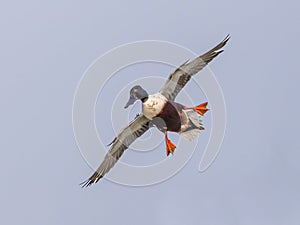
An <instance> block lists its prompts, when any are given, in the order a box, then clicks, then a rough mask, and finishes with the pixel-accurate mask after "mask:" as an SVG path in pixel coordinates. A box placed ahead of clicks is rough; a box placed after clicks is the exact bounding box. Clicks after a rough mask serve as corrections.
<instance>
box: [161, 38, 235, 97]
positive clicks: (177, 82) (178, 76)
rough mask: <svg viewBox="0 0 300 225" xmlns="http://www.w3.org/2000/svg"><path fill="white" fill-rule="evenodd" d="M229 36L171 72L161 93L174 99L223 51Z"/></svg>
mask: <svg viewBox="0 0 300 225" xmlns="http://www.w3.org/2000/svg"><path fill="white" fill-rule="evenodd" d="M229 38H230V36H229V35H227V36H226V37H225V39H224V40H223V41H221V42H220V43H219V44H218V45H217V46H215V47H214V48H212V49H211V50H209V51H208V52H206V53H204V54H203V55H201V56H199V57H197V58H195V59H194V60H192V61H187V62H185V63H184V64H182V65H181V66H180V67H178V68H177V69H176V70H175V71H174V72H173V73H171V74H170V76H169V78H168V80H167V81H166V83H165V84H164V86H163V87H162V89H161V90H160V93H161V94H162V95H164V96H165V97H166V98H167V99H169V100H170V101H174V100H175V98H176V96H177V94H178V93H179V91H180V90H181V89H182V88H183V87H184V86H185V85H186V83H187V82H188V81H189V80H190V79H191V77H192V76H193V75H194V74H196V73H198V72H199V71H200V70H202V69H203V68H204V67H205V66H206V65H207V64H208V63H209V62H210V61H211V60H213V59H214V58H215V57H217V56H218V55H219V54H220V53H221V52H223V50H222V47H224V45H226V43H227V41H228V40H229Z"/></svg>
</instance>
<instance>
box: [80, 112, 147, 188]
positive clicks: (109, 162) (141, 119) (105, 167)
mask: <svg viewBox="0 0 300 225" xmlns="http://www.w3.org/2000/svg"><path fill="white" fill-rule="evenodd" d="M148 129H149V120H148V119H147V118H146V117H145V116H144V115H143V114H141V115H139V116H137V117H136V118H135V119H134V120H133V121H132V122H131V123H130V124H129V125H128V126H127V127H125V128H124V129H123V130H122V131H121V132H120V133H119V134H118V136H117V137H115V139H114V140H113V141H112V143H111V147H110V149H109V151H108V152H107V153H106V155H105V157H104V160H103V161H102V163H101V164H100V166H99V167H98V169H97V170H96V171H95V173H94V174H93V175H92V176H91V177H90V178H89V179H88V180H86V181H84V182H82V183H81V185H82V187H88V186H90V185H91V184H93V183H97V182H98V181H99V180H100V179H101V178H102V177H103V176H104V175H105V174H106V173H107V172H108V171H109V170H110V169H111V168H112V167H113V166H114V165H115V163H116V162H117V161H118V159H119V158H120V157H121V155H122V154H123V152H124V151H125V150H126V149H127V148H128V147H129V145H130V144H131V143H132V142H134V141H135V140H136V139H137V138H138V137H140V136H142V135H143V134H144V133H145V132H146V131H147V130H148Z"/></svg>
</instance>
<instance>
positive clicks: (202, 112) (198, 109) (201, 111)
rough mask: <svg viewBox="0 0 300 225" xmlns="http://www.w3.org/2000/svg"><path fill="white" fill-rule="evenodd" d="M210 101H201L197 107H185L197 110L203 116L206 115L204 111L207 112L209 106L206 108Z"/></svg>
mask: <svg viewBox="0 0 300 225" xmlns="http://www.w3.org/2000/svg"><path fill="white" fill-rule="evenodd" d="M207 104H208V102H204V103H201V104H200V105H197V106H195V107H185V108H184V109H192V110H194V111H195V112H197V113H198V114H200V115H201V116H203V115H204V113H206V112H207V110H208V108H206V106H207Z"/></svg>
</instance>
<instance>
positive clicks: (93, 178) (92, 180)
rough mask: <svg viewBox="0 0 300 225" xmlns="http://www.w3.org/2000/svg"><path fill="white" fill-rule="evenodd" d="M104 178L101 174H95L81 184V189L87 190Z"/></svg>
mask: <svg viewBox="0 0 300 225" xmlns="http://www.w3.org/2000/svg"><path fill="white" fill-rule="evenodd" d="M102 177H103V175H100V174H99V173H97V172H95V173H94V174H93V175H92V176H91V177H90V178H89V179H87V180H85V181H83V182H81V183H80V184H79V185H80V186H81V188H87V187H89V186H91V185H92V184H95V183H97V182H98V181H99V180H100V179H101V178H102Z"/></svg>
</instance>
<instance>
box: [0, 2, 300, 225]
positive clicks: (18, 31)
mask: <svg viewBox="0 0 300 225" xmlns="http://www.w3.org/2000/svg"><path fill="white" fill-rule="evenodd" d="M299 21H300V16H299V3H297V2H296V1H281V2H274V1H258V0H254V1H247V2H242V1H233V0H229V1H198V3H196V2H192V1H184V2H182V3H178V2H174V1H149V2H147V3H143V2H141V1H132V2H131V3H129V2H126V3H125V2H116V1H110V2H108V1H106V2H100V1H70V0H69V1H56V0H53V1H47V2H43V1H33V0H29V1H10V2H8V1H7V2H2V3H1V7H0V24H1V35H0V45H1V48H0V49H1V51H0V58H1V67H0V74H1V78H2V79H1V83H0V87H1V88H0V96H1V97H0V102H1V109H2V112H1V118H0V121H1V129H0V132H1V137H2V138H1V142H0V146H1V150H2V155H1V157H0V171H1V172H0V173H1V187H0V199H1V203H0V207H1V218H0V221H1V224H14V225H17V224H30V225H33V224H44V225H48V224H56V225H58V224H73V225H77V224H78V225H79V224H106V225H110V224H120V223H121V224H145V225H148V224H164V225H165V224H171V225H175V224H207V225H209V224H214V225H223V224H232V225H248V224H256V225H260V224H261V225H284V224H289V225H297V224H299V222H300V215H299V210H300V191H299V190H300V181H299V175H300V164H299V158H300V153H299V149H300V144H299V125H300V124H299V114H300V107H299V105H298V104H299V99H298V98H299V87H298V85H299V82H300V79H299V75H300V70H299V65H298V64H299V63H298V61H299V56H298V51H299V39H300V30H299ZM228 33H230V34H231V36H232V39H231V40H230V42H229V43H228V46H226V48H225V52H224V53H223V54H222V56H221V57H219V58H218V59H217V60H215V61H214V62H213V63H212V64H211V69H212V70H213V71H214V73H215V74H216V76H217V78H218V80H219V82H220V85H221V87H222V89H223V92H224V96H225V100H226V105H227V112H228V124H227V131H226V136H225V139H224V144H223V146H222V150H221V152H220V155H219V156H218V158H217V160H216V161H215V162H214V164H213V165H212V166H211V167H210V168H209V170H207V171H206V172H205V173H203V174H201V173H198V170H197V168H198V163H199V160H200V158H201V155H202V151H203V149H202V147H201V146H202V145H200V147H199V149H198V150H196V152H195V154H194V156H193V158H192V159H191V160H190V161H189V163H188V164H187V166H186V167H184V169H183V170H181V171H180V172H179V173H178V174H177V175H176V176H174V177H173V178H171V179H169V180H167V181H166V182H164V183H161V184H158V185H154V186H149V187H144V188H131V187H126V186H121V185H117V184H114V183H111V182H109V181H107V180H103V181H102V182H100V183H98V184H97V185H95V186H93V187H91V188H89V189H81V188H80V187H79V186H78V183H80V182H81V181H82V180H83V179H85V178H87V176H89V175H90V174H91V173H92V171H91V169H90V168H89V167H88V166H87V164H86V162H85V161H84V159H83V158H82V157H81V155H80V152H79V151H78V149H77V146H76V143H75V140H74V135H73V130H72V103H73V97H74V93H75V90H76V85H77V83H78V82H79V80H80V78H81V76H82V74H83V72H84V71H85V69H86V68H87V67H88V66H89V65H90V63H91V62H92V61H93V60H94V59H96V58H97V57H98V56H100V55H102V54H104V53H105V52H106V51H108V50H110V49H111V48H114V47H116V46H118V45H120V44H124V43H127V42H132V41H138V40H144V39H158V40H165V41H171V42H175V43H178V44H180V45H183V46H185V47H187V48H189V49H191V50H192V51H194V52H196V53H199V54H201V53H203V52H204V51H205V50H208V49H209V48H210V47H212V46H213V45H215V44H216V43H218V42H219V41H220V40H222V39H223V38H224V37H225V35H226V34H228ZM147 68H149V66H148V67H147ZM129 71H130V70H129ZM154 72H155V73H157V72H159V68H156V69H155V71H154ZM161 72H162V73H167V74H165V76H166V77H167V75H168V72H169V68H162V69H161ZM129 82H130V81H129ZM122 110H123V109H122ZM97 121H100V120H99V118H97ZM208 122H209V121H207V123H208ZM207 126H209V124H207ZM111 135H112V134H107V137H106V138H107V140H111V139H112V138H113V137H112V136H111ZM206 135H208V134H207V133H204V134H203V138H204V139H205V137H207V136H206ZM203 145H204V144H203ZM161 151H162V152H164V149H162V150H161ZM161 151H157V154H160V155H161V154H162V153H161Z"/></svg>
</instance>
